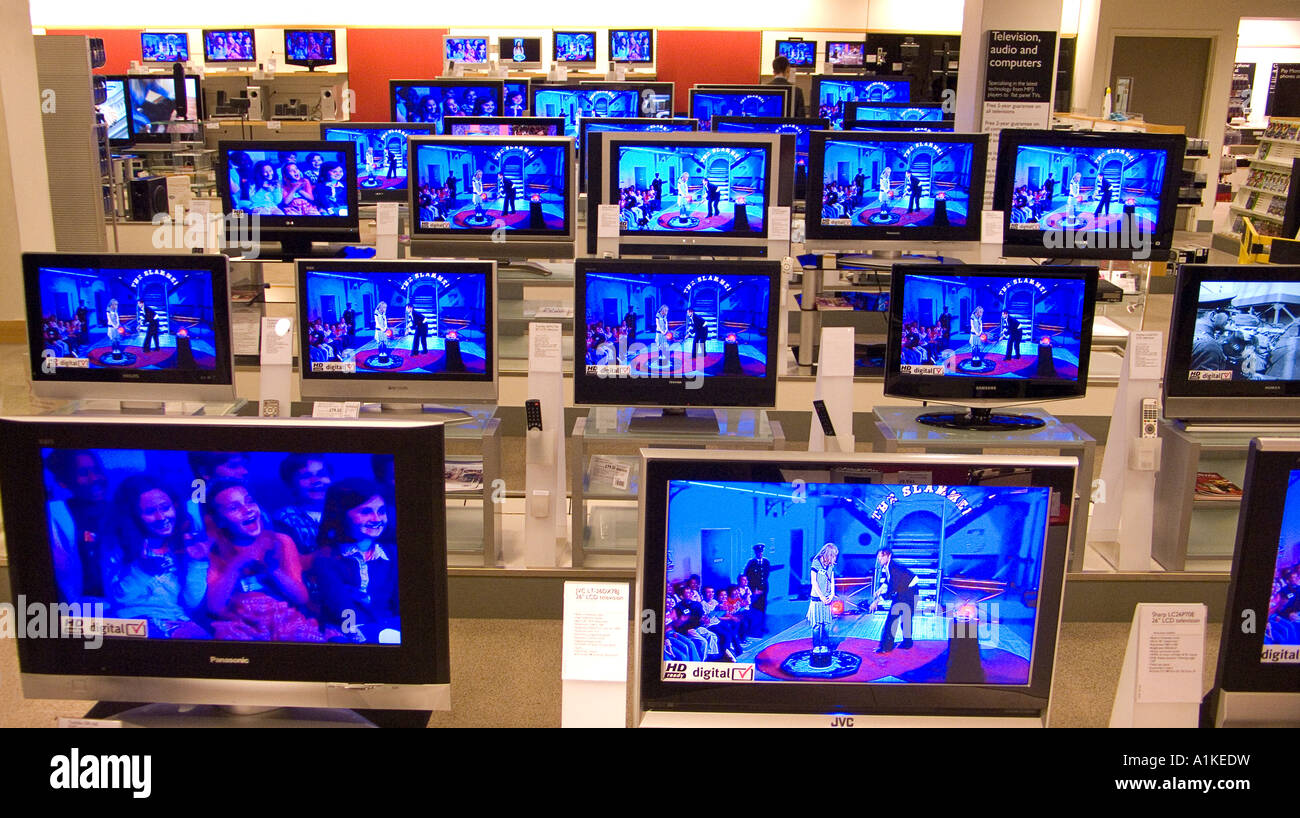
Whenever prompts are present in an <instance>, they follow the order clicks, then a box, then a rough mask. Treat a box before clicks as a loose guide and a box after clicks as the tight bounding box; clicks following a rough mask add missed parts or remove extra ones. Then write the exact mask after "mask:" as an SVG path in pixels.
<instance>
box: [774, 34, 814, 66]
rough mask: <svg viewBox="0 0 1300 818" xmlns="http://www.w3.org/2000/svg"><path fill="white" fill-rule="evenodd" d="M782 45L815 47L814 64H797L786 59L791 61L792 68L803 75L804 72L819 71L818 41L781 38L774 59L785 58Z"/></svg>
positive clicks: (777, 43)
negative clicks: (799, 44)
mask: <svg viewBox="0 0 1300 818" xmlns="http://www.w3.org/2000/svg"><path fill="white" fill-rule="evenodd" d="M782 43H804V44H811V45H812V47H813V56H812V62H809V63H797V62H795V61H794V60H790V58H789V57H786V59H787V60H790V67H791V68H793V69H794V70H795V71H796V72H801V73H802V72H806V71H816V70H817V41H816V40H804V39H802V38H798V37H782V38H780V39H778V40H777V41H776V53H775V54H773V55H772V56H773V57H774V58H775V57H784V56H785V55H784V54H782V53H781V44H782Z"/></svg>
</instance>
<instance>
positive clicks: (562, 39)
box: [551, 31, 596, 68]
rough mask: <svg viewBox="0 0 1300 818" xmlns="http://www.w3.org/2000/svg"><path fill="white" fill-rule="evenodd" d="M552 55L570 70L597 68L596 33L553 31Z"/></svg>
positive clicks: (557, 61)
mask: <svg viewBox="0 0 1300 818" xmlns="http://www.w3.org/2000/svg"><path fill="white" fill-rule="evenodd" d="M551 54H552V56H553V57H554V58H555V62H556V63H561V64H563V65H564V66H566V67H568V68H595V67H596V32H594V31H553V32H551Z"/></svg>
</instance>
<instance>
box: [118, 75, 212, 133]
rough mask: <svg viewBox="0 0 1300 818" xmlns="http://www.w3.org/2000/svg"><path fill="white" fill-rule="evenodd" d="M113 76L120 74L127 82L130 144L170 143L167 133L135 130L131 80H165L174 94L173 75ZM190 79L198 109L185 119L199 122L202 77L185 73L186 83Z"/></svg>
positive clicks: (187, 106)
mask: <svg viewBox="0 0 1300 818" xmlns="http://www.w3.org/2000/svg"><path fill="white" fill-rule="evenodd" d="M114 76H121V77H123V78H125V79H126V83H127V84H126V113H127V116H129V117H130V118H131V144H133V145H150V144H161V143H170V142H171V141H172V135H171V134H169V133H147V132H146V133H141V132H140V131H138V130H136V128H135V109H134V107H133V106H132V105H131V80H160V81H161V80H165V81H167V82H170V83H172V93H173V94H175V92H176V88H175V85H176V82H175V77H173V76H172V75H171V74H116V75H114ZM191 79H192V80H194V104H195V105H196V106H198V110H197V111H195V112H194V116H193V117H189V116H187V117H186V119H185V121H187V122H189V121H194V122H199V121H201V120H202V119H203V115H204V110H203V78H202V77H200V76H199V75H198V74H186V75H185V80H186V82H187V83H188V82H189V80H191ZM172 99H173V101H174V100H175V97H174V96H173V97H172ZM186 113H187V114H188V113H189V98H188V97H187V98H186Z"/></svg>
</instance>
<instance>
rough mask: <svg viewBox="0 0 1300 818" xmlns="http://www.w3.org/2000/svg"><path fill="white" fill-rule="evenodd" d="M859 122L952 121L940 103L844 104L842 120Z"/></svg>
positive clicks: (949, 114) (949, 113)
mask: <svg viewBox="0 0 1300 818" xmlns="http://www.w3.org/2000/svg"><path fill="white" fill-rule="evenodd" d="M851 119H856V120H858V121H859V122H863V121H871V122H937V121H941V120H945V119H952V116H951V112H949V111H947V110H945V109H944V106H943V103H941V102H907V101H903V102H846V103H844V120H845V121H846V122H847V121H848V120H851Z"/></svg>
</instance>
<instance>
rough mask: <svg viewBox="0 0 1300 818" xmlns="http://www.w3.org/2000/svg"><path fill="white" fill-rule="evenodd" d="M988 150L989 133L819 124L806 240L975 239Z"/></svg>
mask: <svg viewBox="0 0 1300 818" xmlns="http://www.w3.org/2000/svg"><path fill="white" fill-rule="evenodd" d="M987 154H988V135H987V134H941V133H930V134H914V133H906V132H905V133H867V132H861V131H816V132H814V133H813V134H812V135H811V137H810V141H809V149H808V164H809V171H808V191H807V194H808V195H807V199H808V203H807V213H808V219H807V241H808V242H809V243H810V244H811V246H812V247H814V248H817V247H821V248H841V249H847V248H852V249H859V248H861V247H864V246H866V245H868V244H870V243H872V242H880V241H883V242H898V241H935V240H938V241H978V240H979V231H980V219H979V211H980V209H981V207H982V205H983V202H984V167H985V163H986V160H987Z"/></svg>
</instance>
